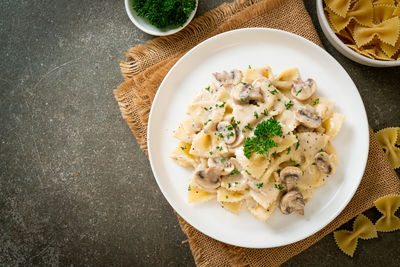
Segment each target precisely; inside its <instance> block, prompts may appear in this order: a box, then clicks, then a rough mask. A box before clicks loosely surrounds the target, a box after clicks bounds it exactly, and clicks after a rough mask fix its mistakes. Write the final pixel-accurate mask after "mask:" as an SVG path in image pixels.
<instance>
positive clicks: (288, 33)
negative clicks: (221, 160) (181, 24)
mask: <svg viewBox="0 0 400 267" xmlns="http://www.w3.org/2000/svg"><path fill="white" fill-rule="evenodd" d="M247 31H259V32H264V33H265V32H278V33H279V34H283V35H287V36H289V37H291V38H295V39H299V40H301V41H303V42H304V41H305V42H306V43H308V44H309V45H311V46H313V47H314V48H315V49H317V50H319V51H320V52H322V53H323V54H325V55H326V56H328V57H329V58H331V59H332V60H333V61H334V62H336V63H337V64H338V65H339V66H340V68H342V69H343V70H344V72H345V73H346V74H347V76H348V78H349V79H350V81H351V82H352V84H353V85H354V88H355V89H356V93H357V95H358V97H359V99H360V100H361V101H360V102H361V107H362V111H363V112H362V113H363V114H364V118H365V121H366V123H367V125H366V126H367V127H366V132H365V133H364V135H365V137H366V150H365V151H366V152H365V155H364V157H362V159H361V160H362V162H361V163H360V166H362V168H361V169H362V171H361V173H360V174H359V177H357V178H358V179H357V183H356V186H354V188H353V191H352V192H351V194H349V195H348V197H347V199H345V201H343V202H342V205H341V206H340V207H339V208H338V209H337V211H336V212H335V213H332V215H331V216H330V217H329V218H328V220H327V221H326V222H325V223H323V224H322V225H321V226H320V228H319V229H316V228H315V229H312V230H311V231H310V232H309V233H308V234H307V235H304V236H301V237H299V238H297V239H293V240H291V241H290V242H285V243H282V244H277V245H271V246H265V245H248V244H246V245H245V246H244V245H243V244H242V243H240V242H239V243H240V244H239V243H233V242H227V241H225V240H221V239H220V238H218V237H215V236H210V235H209V234H208V233H206V232H204V231H202V230H201V229H199V228H198V227H196V226H194V225H193V224H191V223H190V221H191V220H190V218H188V217H187V216H186V215H183V212H181V210H179V209H177V208H175V207H174V205H173V201H172V200H171V199H170V198H169V197H168V195H167V194H166V190H165V189H164V188H163V187H162V186H161V182H160V181H159V178H158V177H157V175H156V168H155V167H154V164H153V154H152V145H151V140H150V136H151V135H150V129H151V128H152V127H153V126H152V123H151V122H152V118H153V116H155V115H153V114H154V106H155V103H156V102H157V101H158V99H159V95H160V91H161V90H160V88H162V87H163V86H164V84H165V83H166V81H167V80H168V78H169V76H170V75H172V72H173V71H174V69H175V68H176V67H177V65H179V64H180V63H181V62H182V61H183V60H185V59H186V58H187V57H189V56H190V55H191V54H192V53H194V52H195V51H196V50H198V49H200V48H201V47H202V46H204V45H207V43H208V42H211V41H213V40H216V39H219V38H225V36H229V35H232V34H238V33H240V32H247ZM146 133H147V147H148V150H147V151H148V156H149V161H150V166H151V169H152V172H153V176H154V179H155V180H156V182H157V185H158V187H159V189H160V191H161V192H162V194H163V196H164V197H165V199H166V200H167V201H168V203H169V205H170V206H171V207H172V208H173V209H174V210H175V211H176V212H177V213H178V214H179V216H181V217H182V218H183V219H184V220H185V221H186V222H187V223H188V224H190V225H191V226H192V227H194V228H195V229H197V230H198V231H200V232H201V233H203V234H205V235H207V236H209V237H211V238H213V239H215V240H218V241H220V242H222V243H225V244H229V245H233V246H238V247H243V248H274V247H280V246H285V245H290V244H293V243H296V242H298V241H301V240H304V239H306V238H308V237H310V236H312V235H314V234H315V233H317V232H319V231H320V230H322V229H323V228H325V227H326V226H327V225H329V224H330V223H331V222H332V221H333V220H334V219H335V218H336V217H337V216H339V215H340V214H341V213H342V212H343V210H344V209H345V208H346V207H347V205H348V204H349V202H350V201H351V199H352V198H353V197H354V194H355V193H356V191H357V189H358V187H359V186H360V183H361V180H362V177H363V175H364V173H365V168H366V164H367V160H368V153H369V141H370V138H369V125H368V116H367V112H366V109H365V106H364V102H363V100H362V98H361V95H360V92H359V90H358V88H357V86H356V85H355V83H354V81H353V79H351V77H350V75H349V74H348V72H347V71H346V70H345V69H344V68H343V66H342V65H341V64H340V63H339V62H338V61H337V60H336V59H335V58H334V57H333V56H332V55H330V54H329V53H328V52H327V51H326V50H325V49H323V48H322V47H320V46H318V45H317V44H315V43H313V42H312V41H310V40H308V39H306V38H304V37H301V36H299V35H296V34H293V33H290V32H287V31H283V30H279V29H272V28H257V27H253V28H241V29H235V30H231V31H227V32H223V33H220V34H217V35H215V36H212V37H210V38H208V39H206V40H204V41H202V42H201V43H199V44H197V45H196V46H194V47H193V48H192V49H190V50H189V51H188V52H186V53H185V54H184V55H183V56H182V57H181V58H180V59H179V60H178V61H177V62H176V63H175V64H174V65H173V66H172V68H171V69H170V70H169V71H168V73H167V74H166V75H165V77H164V79H163V80H162V82H161V84H160V85H159V87H158V90H157V92H156V94H155V96H154V98H153V102H152V105H151V109H150V113H149V119H148V127H147V132H146Z"/></svg>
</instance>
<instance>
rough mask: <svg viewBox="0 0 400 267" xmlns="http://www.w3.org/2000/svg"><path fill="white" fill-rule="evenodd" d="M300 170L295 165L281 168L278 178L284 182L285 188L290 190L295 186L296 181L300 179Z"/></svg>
mask: <svg viewBox="0 0 400 267" xmlns="http://www.w3.org/2000/svg"><path fill="white" fill-rule="evenodd" d="M302 173H303V172H302V171H301V170H300V169H299V168H297V167H293V166H290V167H286V168H284V169H283V170H281V173H280V179H281V181H282V183H284V184H286V190H287V191H291V190H292V189H294V188H295V187H296V182H297V181H298V180H299V179H300V177H301V175H302Z"/></svg>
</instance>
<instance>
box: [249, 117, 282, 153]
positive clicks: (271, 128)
mask: <svg viewBox="0 0 400 267" xmlns="http://www.w3.org/2000/svg"><path fill="white" fill-rule="evenodd" d="M246 126H247V125H246ZM254 135H255V136H253V137H247V138H246V140H245V141H244V150H243V152H244V155H245V156H246V158H248V159H249V158H250V157H251V154H252V153H253V152H256V153H258V154H261V155H265V156H268V151H269V149H270V148H273V147H277V146H278V144H277V143H276V142H275V141H274V140H272V139H271V138H270V137H272V136H282V127H281V125H280V124H279V122H278V121H277V120H276V118H270V119H269V120H267V121H263V122H261V123H259V124H257V126H256V129H255V130H254Z"/></svg>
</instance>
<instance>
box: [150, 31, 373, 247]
mask: <svg viewBox="0 0 400 267" xmlns="http://www.w3.org/2000/svg"><path fill="white" fill-rule="evenodd" d="M266 64H268V65H270V66H271V67H272V70H273V72H274V73H275V74H276V73H279V72H280V71H282V70H284V69H286V68H289V67H293V66H295V67H298V69H299V72H300V74H301V76H302V77H303V78H308V77H312V78H313V79H315V81H316V82H317V84H318V91H317V93H318V95H320V96H324V97H327V98H329V99H331V100H333V101H335V102H336V107H335V111H336V112H339V113H341V114H344V115H345V117H346V118H345V121H344V124H343V128H342V130H341V131H340V133H339V135H338V136H337V137H336V138H335V139H334V141H333V145H334V146H335V147H336V150H337V154H338V157H339V165H338V168H337V171H336V174H335V175H332V176H330V177H329V180H328V182H327V183H326V184H325V185H324V186H322V187H320V188H318V189H316V190H315V191H314V192H313V198H312V199H311V200H310V201H309V202H308V203H307V205H306V208H305V215H304V216H300V215H297V214H291V215H283V214H281V212H280V211H279V209H276V210H275V211H274V213H273V214H272V215H271V217H270V218H269V219H268V220H267V222H266V223H262V222H260V221H258V220H257V219H255V218H254V217H253V216H252V215H250V214H249V213H248V212H247V210H246V209H243V210H242V212H241V213H240V214H239V215H235V214H232V213H230V212H229V211H226V210H225V209H223V208H221V207H220V206H219V204H218V203H217V202H216V201H215V200H211V201H209V202H206V203H194V204H189V203H188V201H187V188H188V181H189V177H190V176H191V172H192V170H190V169H186V168H183V167H181V166H179V165H178V164H177V163H175V162H174V161H173V160H171V159H170V158H169V157H168V155H169V154H170V152H171V151H172V150H173V149H174V148H175V147H176V146H177V144H178V143H179V142H178V140H176V139H174V138H173V137H172V133H173V130H174V129H175V128H176V127H177V126H178V125H179V122H180V121H181V120H182V119H183V118H184V117H185V112H186V108H187V106H188V104H189V103H190V102H191V101H192V98H193V96H194V94H195V91H197V90H199V89H200V88H204V87H206V86H207V84H208V83H209V82H210V81H211V80H213V76H212V75H211V73H213V72H216V71H222V70H231V69H234V68H237V69H245V68H247V66H248V65H251V66H262V65H266ZM368 147H369V135H368V122H367V116H366V113H365V109H364V105H363V102H362V100H361V97H360V95H359V93H358V91H357V88H356V86H355V85H354V83H353V81H352V80H351V78H350V77H349V75H348V74H347V73H346V71H345V70H344V69H343V68H342V67H341V66H340V65H339V63H338V62H337V61H336V60H335V59H334V58H333V57H331V56H330V55H329V54H328V53H327V52H325V51H324V50H323V49H321V48H320V47H318V46H317V45H315V44H313V43H312V42H310V41H308V40H306V39H304V38H301V37H299V36H297V35H294V34H290V33H287V32H283V31H279V30H272V29H261V28H253V29H241V30H235V31H231V32H227V33H224V34H220V35H218V36H215V37H213V38H210V39H208V40H206V41H204V42H203V43H201V44H199V45H198V46H196V47H195V48H193V49H192V50H191V51H189V52H188V53H187V54H186V55H185V56H183V57H182V58H181V59H180V60H179V61H178V62H177V63H176V64H175V66H174V67H173V68H172V69H171V70H170V72H169V73H168V75H167V76H166V77H165V79H164V81H163V82H162V84H161V86H160V88H159V90H158V92H157V95H156V97H155V99H154V102H153V105H152V108H151V112H150V119H149V127H148V149H149V157H150V163H151V167H152V169H153V173H154V176H155V178H156V180H157V183H158V185H159V187H160V189H161V191H162V193H163V194H164V196H165V197H166V199H167V200H168V202H169V203H170V204H171V206H172V207H173V208H174V209H175V210H176V211H177V212H178V213H179V215H181V216H182V217H183V218H184V219H185V220H186V221H187V222H188V223H190V224H191V225H192V226H194V227H195V228H196V229H198V230H199V231H201V232H203V233H204V234H206V235H208V236H210V237H212V238H215V239H217V240H219V241H222V242H225V243H228V244H231V245H236V246H241V247H249V248H268V247H277V246H283V245H287V244H290V243H293V242H296V241H299V240H301V239H304V238H306V237H308V236H310V235H312V234H314V233H315V232H317V231H318V230H320V229H322V228H323V227H324V226H326V225H327V224H328V223H329V222H331V221H332V220H333V219H334V218H335V217H336V216H338V215H339V213H340V212H341V211H342V210H343V209H344V208H345V206H346V205H347V203H348V202H349V201H350V199H351V198H352V196H353V194H354V193H355V191H356V189H357V187H358V185H359V183H360V181H361V178H362V175H363V173H364V169H365V165H366V161H367V156H368Z"/></svg>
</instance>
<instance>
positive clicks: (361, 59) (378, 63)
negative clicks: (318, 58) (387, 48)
mask: <svg viewBox="0 0 400 267" xmlns="http://www.w3.org/2000/svg"><path fill="white" fill-rule="evenodd" d="M317 14H318V20H319V24H320V25H321V28H322V31H323V32H324V34H325V36H326V38H327V39H328V41H329V42H330V43H331V44H332V45H333V46H334V47H335V48H336V49H337V50H338V51H339V52H340V53H341V54H342V55H343V56H345V57H347V58H348V59H351V60H353V61H355V62H358V63H360V64H363V65H366V66H371V67H380V68H385V67H396V66H400V61H399V60H395V61H385V60H377V59H371V58H368V57H366V56H363V55H360V54H358V53H357V52H355V51H354V50H352V49H351V48H349V47H347V46H346V45H345V44H344V43H343V42H342V41H341V40H340V39H339V38H338V37H337V36H336V34H335V33H334V32H333V30H332V29H331V26H330V25H329V23H328V20H327V18H326V16H325V13H324V7H323V4H322V0H317Z"/></svg>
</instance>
